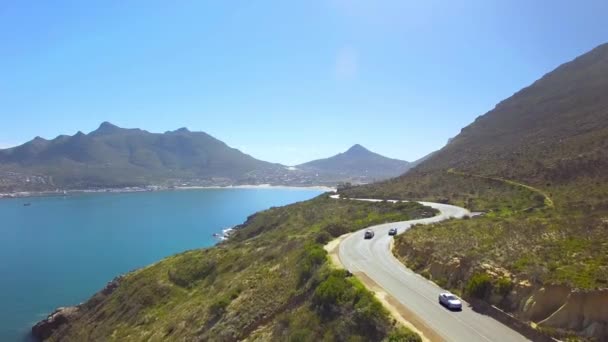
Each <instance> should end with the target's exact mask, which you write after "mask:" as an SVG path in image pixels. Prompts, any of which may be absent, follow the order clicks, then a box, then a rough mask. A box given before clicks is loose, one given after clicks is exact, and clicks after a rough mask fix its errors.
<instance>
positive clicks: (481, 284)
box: [465, 273, 492, 299]
mask: <svg viewBox="0 0 608 342" xmlns="http://www.w3.org/2000/svg"><path fill="white" fill-rule="evenodd" d="M491 290H492V278H490V276H489V275H488V274H486V273H477V274H475V275H473V276H472V277H471V279H469V281H468V282H467V285H466V287H465V293H466V294H467V295H469V296H471V297H475V298H479V299H484V298H486V296H487V295H488V294H489V293H490V291H491Z"/></svg>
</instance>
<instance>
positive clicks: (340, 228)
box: [324, 222, 350, 237]
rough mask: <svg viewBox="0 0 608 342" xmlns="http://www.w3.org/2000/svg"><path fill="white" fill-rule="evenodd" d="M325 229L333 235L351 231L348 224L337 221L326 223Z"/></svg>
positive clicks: (336, 235)
mask: <svg viewBox="0 0 608 342" xmlns="http://www.w3.org/2000/svg"><path fill="white" fill-rule="evenodd" d="M324 229H325V231H327V232H328V233H329V234H330V235H331V236H333V237H338V236H340V235H343V234H346V233H348V232H349V231H350V229H348V226H346V225H344V224H342V223H337V222H332V223H330V224H328V225H326V226H325V228H324Z"/></svg>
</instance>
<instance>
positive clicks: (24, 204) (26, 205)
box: [23, 202, 32, 207]
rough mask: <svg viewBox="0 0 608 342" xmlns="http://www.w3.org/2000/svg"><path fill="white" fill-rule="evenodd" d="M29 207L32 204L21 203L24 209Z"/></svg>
mask: <svg viewBox="0 0 608 342" xmlns="http://www.w3.org/2000/svg"><path fill="white" fill-rule="evenodd" d="M30 205H32V203H29V202H28V203H23V206H24V207H29V206H30Z"/></svg>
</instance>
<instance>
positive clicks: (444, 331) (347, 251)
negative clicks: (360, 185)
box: [333, 195, 527, 342]
mask: <svg viewBox="0 0 608 342" xmlns="http://www.w3.org/2000/svg"><path fill="white" fill-rule="evenodd" d="M333 198H337V195H334V196H333ZM358 200H362V201H379V200H373V199H358ZM420 203H421V204H424V205H426V206H429V207H432V208H435V209H437V210H439V211H440V214H439V215H437V216H434V217H430V218H423V219H418V220H410V221H402V222H394V223H387V224H380V225H376V226H372V227H369V228H366V229H372V230H373V231H374V232H375V237H374V238H373V239H371V240H365V239H364V238H363V232H364V231H365V230H366V229H363V230H360V231H357V232H355V233H352V234H351V235H349V236H347V237H346V238H344V239H343V240H342V241H341V242H340V245H339V247H338V248H339V250H338V256H339V258H340V262H341V263H342V264H343V265H344V267H345V268H346V269H347V270H349V271H350V272H352V273H354V274H357V275H360V274H365V276H367V277H369V278H371V280H373V281H374V282H375V283H376V284H377V285H378V286H380V287H381V288H382V289H383V290H384V291H385V292H386V293H387V294H389V295H390V296H392V297H393V298H394V299H396V300H397V301H398V302H399V303H400V304H401V305H403V306H404V307H405V308H406V309H407V310H408V311H409V313H410V314H413V315H415V316H416V319H417V320H419V321H422V322H424V324H425V326H426V328H427V329H431V330H432V332H433V335H434V337H435V338H434V339H441V340H445V341H466V342H472V341H486V342H487V341H501V342H502V341H505V342H510V341H527V339H526V338H525V337H524V336H522V335H521V334H519V333H518V332H516V331H514V330H513V329H511V328H509V327H507V326H506V325H504V324H502V323H500V322H499V321H496V320H494V319H493V318H491V317H489V316H486V315H483V314H480V313H477V312H475V311H473V310H472V309H471V308H470V307H469V306H468V304H467V303H466V302H463V309H462V311H458V312H453V311H450V310H447V309H446V308H444V307H443V306H441V305H439V303H438V298H437V297H438V295H439V293H440V292H442V291H443V290H442V289H441V288H440V287H439V286H437V285H436V284H435V283H433V282H431V281H428V280H427V279H425V278H423V277H422V276H420V275H418V274H416V273H415V272H413V271H411V270H410V269H408V268H406V267H405V266H404V265H403V264H402V263H401V262H400V261H398V260H397V259H396V258H395V257H394V256H393V253H392V252H391V239H392V237H391V236H389V235H388V230H389V229H390V228H393V227H395V228H397V229H398V231H399V234H401V233H403V232H404V231H405V230H407V229H408V228H410V227H411V226H412V225H413V224H417V223H423V224H428V223H433V222H439V221H443V220H446V219H448V218H451V217H455V218H461V217H463V216H465V215H470V212H469V211H468V210H466V209H464V208H460V207H456V206H453V205H448V204H439V203H430V202H420ZM406 319H407V317H406Z"/></svg>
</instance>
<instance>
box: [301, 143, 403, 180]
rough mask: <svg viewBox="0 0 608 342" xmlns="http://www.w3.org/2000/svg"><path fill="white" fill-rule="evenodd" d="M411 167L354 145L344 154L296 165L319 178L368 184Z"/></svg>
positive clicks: (396, 174)
mask: <svg viewBox="0 0 608 342" xmlns="http://www.w3.org/2000/svg"><path fill="white" fill-rule="evenodd" d="M410 167H411V163H409V162H407V161H403V160H399V159H391V158H387V157H384V156H382V155H380V154H377V153H374V152H372V151H370V150H368V149H366V148H365V147H363V146H361V145H359V144H355V145H353V146H352V147H351V148H349V149H348V150H347V151H346V152H344V153H339V154H337V155H335V156H332V157H329V158H325V159H317V160H313V161H310V162H307V163H304V164H300V165H297V166H296V168H297V169H298V170H302V171H306V172H313V173H316V174H319V175H320V176H321V177H324V178H329V179H336V180H345V179H347V180H351V181H353V182H355V183H369V182H371V181H378V180H383V179H387V178H391V177H396V176H399V175H401V174H403V173H405V172H406V171H407V170H408V169H409V168H410Z"/></svg>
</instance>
